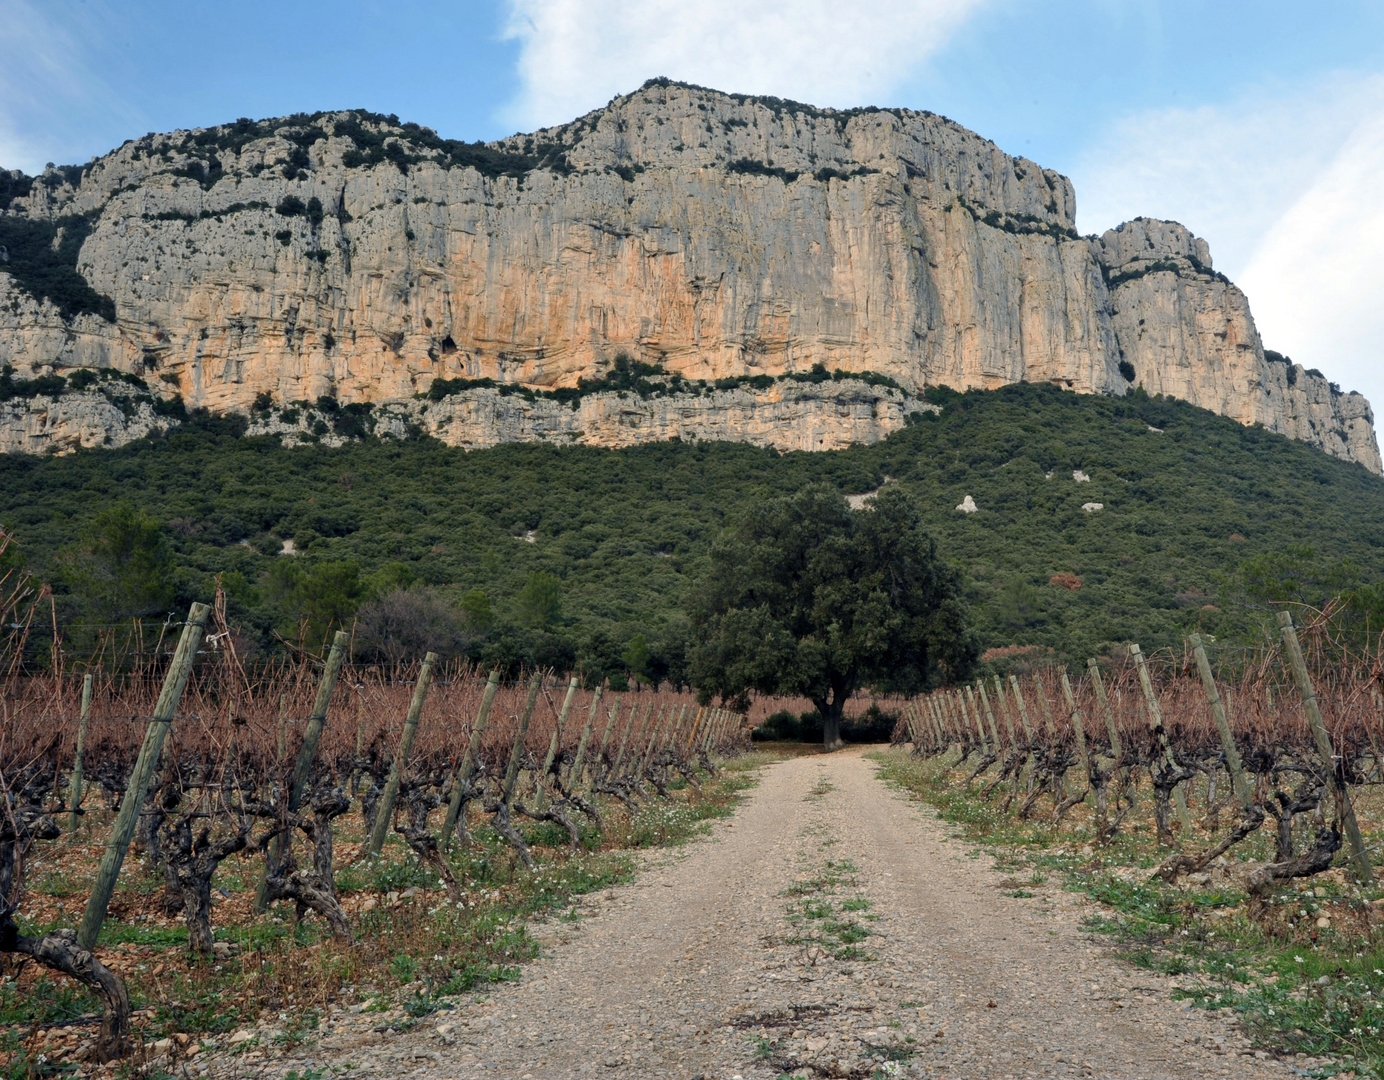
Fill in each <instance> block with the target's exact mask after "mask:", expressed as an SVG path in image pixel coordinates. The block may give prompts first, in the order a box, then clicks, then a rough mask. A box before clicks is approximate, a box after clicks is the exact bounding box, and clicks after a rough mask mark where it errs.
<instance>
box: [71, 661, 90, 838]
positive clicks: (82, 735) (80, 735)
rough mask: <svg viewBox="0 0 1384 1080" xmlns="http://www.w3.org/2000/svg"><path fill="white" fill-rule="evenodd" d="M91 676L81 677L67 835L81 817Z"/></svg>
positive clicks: (75, 828) (74, 831) (75, 827)
mask: <svg viewBox="0 0 1384 1080" xmlns="http://www.w3.org/2000/svg"><path fill="white" fill-rule="evenodd" d="M92 678H93V677H92V676H91V674H89V673H88V674H86V675H84V676H82V711H81V714H80V715H79V716H78V718H77V752H76V754H75V755H73V758H72V783H71V784H70V785H69V786H68V789H67V805H68V806H69V807H70V808H71V809H70V812H69V813H68V816H67V831H68V833H70V834H71V833H76V831H77V823H78V822H79V821H80V820H81V817H82V810H81V807H82V766H83V764H84V761H83V758H84V757H85V755H86V733H87V721H88V720H89V719H90V718H91V684H92Z"/></svg>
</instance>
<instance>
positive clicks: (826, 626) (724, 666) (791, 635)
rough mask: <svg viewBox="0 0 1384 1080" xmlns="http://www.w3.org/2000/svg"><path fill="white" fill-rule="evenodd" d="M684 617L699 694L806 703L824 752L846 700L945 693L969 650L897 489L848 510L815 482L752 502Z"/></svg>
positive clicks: (930, 551)
mask: <svg viewBox="0 0 1384 1080" xmlns="http://www.w3.org/2000/svg"><path fill="white" fill-rule="evenodd" d="M689 608H690V611H689V613H690V615H691V618H692V625H693V632H694V644H693V649H692V654H691V658H690V659H691V680H692V683H693V685H695V686H696V687H697V688H698V691H699V693H700V694H701V695H702V697H703V698H704V699H706V700H710V699H711V698H712V697H713V696H716V695H720V696H722V697H723V698H741V699H742V700H743V699H744V697H745V696H747V695H748V694H749V693H750V692H751V691H754V692H758V693H761V694H783V695H794V696H796V695H801V696H803V697H806V698H808V699H809V700H810V701H811V702H812V703H813V704H814V705H815V706H816V707H817V710H818V711H819V712H820V713H821V714H822V728H823V741H824V743H825V744H826V746H827V747H828V748H834V747H836V746H839V745H840V744H841V733H840V725H841V714H842V710H843V708H844V707H845V704H846V701H847V699H848V698H849V697H850V696H851V695H852V694H853V693H854V692H855V691H856V690H858V689H860V688H861V687H863V686H869V687H872V688H874V689H877V690H880V691H895V692H913V691H917V690H919V689H922V688H924V687H926V686H931V685H935V684H936V683H939V682H952V681H955V680H957V679H960V678H964V677H965V675H966V674H967V673H968V672H969V670H970V669H971V667H972V666H973V665H974V663H975V660H976V657H977V655H978V653H979V646H978V644H977V640H976V637H975V635H974V634H973V633H972V631H971V630H970V629H969V627H968V625H967V611H966V606H965V604H964V603H963V601H962V599H961V595H960V582H959V580H958V577H957V575H956V573H955V571H953V570H952V569H951V568H950V567H948V566H946V565H945V564H944V563H943V562H942V561H941V560H940V559H939V558H938V557H937V546H936V543H935V542H934V541H933V539H932V537H930V536H929V535H928V534H927V533H925V532H924V531H923V529H922V527H921V524H920V517H919V514H918V510H917V508H916V507H915V506H914V504H913V502H912V500H911V499H910V498H909V496H908V495H906V494H905V493H904V492H903V491H901V490H899V489H897V488H885V489H884V490H883V491H881V492H880V493H879V494H878V495H877V496H875V499H874V502H873V506H872V508H871V507H868V506H867V508H866V509H864V510H859V511H852V510H851V508H850V506H849V505H848V504H847V502H846V500H845V499H844V498H843V497H842V495H841V494H840V492H838V491H836V490H835V489H834V488H832V487H830V486H827V485H813V486H810V487H806V488H804V489H803V490H802V491H800V492H798V493H797V494H796V495H793V496H790V497H788V498H784V499H779V500H775V501H772V502H768V503H766V504H764V505H762V506H761V507H759V508H758V509H756V510H755V511H752V512H751V513H750V514H749V515H747V516H746V517H745V518H744V519H743V520H742V521H740V522H739V523H738V524H737V525H736V526H735V527H734V528H732V529H731V530H730V531H729V532H728V533H727V534H726V536H725V537H723V538H722V539H721V540H720V541H718V542H717V544H716V545H715V547H714V548H713V549H712V553H711V565H710V567H709V569H708V570H707V572H706V574H705V575H704V577H703V578H702V579H701V580H700V581H699V582H698V584H697V586H696V587H695V589H694V590H693V594H692V597H691V602H690V604H689Z"/></svg>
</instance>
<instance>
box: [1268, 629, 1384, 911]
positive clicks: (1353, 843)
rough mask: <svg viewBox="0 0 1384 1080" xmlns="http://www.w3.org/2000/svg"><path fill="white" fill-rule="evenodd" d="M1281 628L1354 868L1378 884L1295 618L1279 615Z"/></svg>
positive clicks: (1367, 881)
mask: <svg viewBox="0 0 1384 1080" xmlns="http://www.w3.org/2000/svg"><path fill="white" fill-rule="evenodd" d="M1278 625H1279V627H1280V629H1281V630H1282V634H1283V651H1284V653H1286V654H1287V659H1288V667H1289V669H1290V670H1291V671H1292V675H1293V681H1294V682H1295V683H1296V684H1297V690H1298V694H1299V695H1300V696H1301V697H1302V710H1303V712H1305V713H1306V714H1307V723H1308V724H1310V725H1311V727H1312V737H1313V738H1314V739H1315V740H1316V743H1317V753H1318V754H1319V755H1321V763H1322V767H1323V768H1324V769H1325V770H1326V783H1327V789H1328V790H1329V791H1330V792H1331V793H1332V794H1333V795H1334V796H1335V797H1336V800H1337V806H1338V807H1339V808H1340V811H1341V824H1343V825H1344V826H1345V830H1346V841H1347V842H1348V843H1349V844H1350V865H1351V869H1352V870H1353V871H1354V872H1355V877H1356V879H1357V880H1358V881H1359V882H1360V884H1361V885H1367V886H1368V885H1373V884H1374V871H1373V869H1372V868H1371V867H1370V857H1369V853H1368V852H1366V850H1365V838H1364V837H1363V836H1361V835H1360V823H1359V822H1358V821H1356V820H1355V807H1354V806H1352V805H1351V802H1350V790H1349V789H1348V788H1347V786H1346V785H1345V784H1343V783H1341V782H1340V781H1339V780H1338V779H1337V776H1336V751H1335V749H1334V748H1333V747H1332V745H1331V736H1330V734H1328V732H1327V730H1326V723H1325V722H1324V721H1323V720H1322V711H1321V707H1320V706H1319V705H1318V704H1317V693H1316V691H1315V690H1314V689H1313V688H1312V677H1311V675H1309V674H1308V671H1307V661H1306V660H1304V659H1303V657H1302V647H1301V646H1300V645H1299V644H1298V638H1297V631H1296V630H1294V629H1293V617H1292V615H1290V614H1289V613H1288V612H1286V611H1280V612H1279V613H1278Z"/></svg>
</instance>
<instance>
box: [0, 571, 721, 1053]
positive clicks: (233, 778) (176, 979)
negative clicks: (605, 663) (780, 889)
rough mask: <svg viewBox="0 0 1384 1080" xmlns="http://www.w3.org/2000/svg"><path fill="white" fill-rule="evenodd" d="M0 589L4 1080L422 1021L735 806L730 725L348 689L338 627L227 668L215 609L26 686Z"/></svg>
mask: <svg viewBox="0 0 1384 1080" xmlns="http://www.w3.org/2000/svg"><path fill="white" fill-rule="evenodd" d="M8 595H9V603H8V610H7V612H6V616H7V617H6V618H5V620H4V622H5V625H6V626H7V627H8V633H9V638H8V644H7V653H6V655H5V659H6V661H7V662H8V663H7V667H6V669H5V682H4V687H3V697H0V707H3V710H4V715H3V718H0V719H2V723H0V790H3V795H4V800H5V802H4V806H3V808H0V809H3V813H4V817H3V819H2V820H0V959H3V962H4V963H5V968H4V971H3V974H4V976H5V978H4V982H3V984H2V985H0V995H2V996H3V1000H0V1007H3V1009H4V1011H5V1014H6V1018H7V1021H9V1022H10V1024H11V1026H10V1027H9V1029H8V1031H9V1035H8V1045H7V1046H6V1048H5V1049H6V1052H7V1054H8V1055H9V1058H10V1060H11V1063H12V1064H14V1065H15V1067H21V1066H23V1065H24V1063H25V1062H28V1063H30V1064H32V1062H33V1061H34V1060H39V1061H42V1062H48V1063H50V1064H57V1063H65V1064H66V1065H67V1066H71V1065H73V1064H75V1063H77V1062H82V1061H90V1062H93V1063H96V1062H107V1061H114V1060H118V1059H121V1058H125V1057H127V1056H129V1055H130V1054H131V1053H135V1054H136V1056H137V1057H138V1056H140V1055H142V1058H141V1060H146V1059H148V1058H149V1056H150V1053H151V1051H150V1050H149V1049H148V1048H147V1046H146V1045H145V1044H152V1045H153V1046H154V1047H156V1048H157V1049H158V1051H159V1054H160V1055H161V1057H160V1060H165V1059H167V1058H169V1057H170V1056H173V1057H177V1056H179V1055H180V1054H181V1055H182V1057H183V1058H188V1057H189V1056H195V1055H196V1053H197V1043H196V1042H195V1041H194V1040H192V1039H190V1038H189V1036H188V1034H187V1032H188V1031H193V1032H196V1031H198V1030H210V1031H217V1030H223V1031H224V1030H228V1029H229V1027H232V1026H234V1024H235V1023H236V1022H237V1021H238V1020H241V1019H247V1018H248V1019H252V1018H253V1017H254V1016H255V1015H256V1014H257V1012H258V1011H260V1010H261V1009H266V1008H269V1009H279V1008H286V1009H295V1008H297V1009H301V1008H304V1007H306V1006H308V1005H325V1004H328V1003H330V1002H331V1001H333V1000H336V999H337V998H338V996H339V995H340V993H341V992H342V990H343V988H344V987H347V986H348V985H349V984H352V983H357V982H363V981H367V982H368V981H379V980H381V979H382V980H384V981H385V982H387V983H390V984H391V985H394V986H402V987H405V988H406V990H407V992H409V993H411V994H412V995H413V999H414V1001H415V1005H414V1008H415V1009H416V1010H421V1011H422V1012H426V1011H427V1006H426V1004H423V1003H424V1002H426V1000H427V999H428V998H429V995H432V994H442V993H455V992H459V991H460V990H463V989H467V988H469V987H471V986H474V985H478V984H481V983H484V982H485V981H487V980H491V979H503V978H508V977H511V973H512V972H513V970H514V968H513V964H514V962H515V961H516V960H519V959H523V958H525V957H526V956H528V955H531V954H532V951H533V948H532V943H531V942H528V941H526V939H525V932H524V930H523V927H522V924H521V923H519V922H518V920H517V917H518V916H519V915H522V914H524V913H525V912H527V911H532V910H541V909H543V908H544V907H550V906H556V905H560V904H562V903H564V902H565V900H566V898H567V897H568V896H570V895H572V894H574V893H578V892H581V891H583V890H585V889H589V888H592V887H596V886H598V885H600V884H602V883H604V882H606V881H609V880H611V879H613V878H616V877H619V876H621V875H624V874H627V873H628V870H629V862H628V857H627V855H625V853H627V852H628V851H630V850H632V849H635V848H640V847H647V846H651V845H657V844H662V843H669V842H676V841H678V840H680V839H682V838H683V837H685V836H687V835H690V834H691V833H692V832H693V831H695V827H696V822H697V821H698V820H700V819H702V818H705V817H708V816H716V815H719V814H724V813H727V812H728V808H729V806H730V805H732V803H733V799H734V791H735V790H736V788H737V786H742V782H739V781H737V780H736V779H735V778H734V777H733V776H730V775H728V774H727V773H726V771H725V770H723V769H722V768H721V764H722V763H724V762H726V760H727V759H728V758H731V757H733V756H735V755H737V754H740V753H741V752H742V751H744V750H746V749H747V748H748V729H747V727H746V724H745V718H744V717H743V716H742V715H739V714H735V713H732V712H730V711H728V710H725V709H718V708H711V707H702V706H698V705H697V704H696V703H695V701H694V700H693V699H692V698H691V697H690V696H689V695H686V694H677V693H668V692H656V691H652V690H648V689H645V690H643V691H638V692H633V693H624V694H611V693H606V692H605V691H604V689H603V688H602V687H600V686H596V687H594V688H591V689H586V688H583V687H582V685H581V680H580V679H579V678H577V677H575V676H574V677H571V678H570V679H568V678H558V677H555V676H554V675H552V674H551V673H548V672H542V671H536V672H531V673H529V674H528V675H526V676H525V677H524V678H522V679H520V680H519V681H517V682H511V683H508V684H505V683H502V681H501V680H500V678H499V674H498V673H491V674H489V675H488V676H487V675H486V674H485V673H482V672H478V671H476V670H474V669H473V668H470V667H467V666H465V665H446V666H444V665H440V664H438V663H437V661H436V658H435V657H434V656H433V655H432V654H428V655H427V656H426V657H422V658H419V659H418V660H416V661H414V662H413V663H411V664H406V665H400V666H399V667H396V668H394V669H390V670H385V669H381V668H378V667H371V668H356V667H353V666H352V665H351V664H349V663H348V662H347V655H348V652H349V642H348V635H347V634H345V633H341V632H338V633H337V634H336V635H335V638H334V640H333V642H332V643H331V645H330V648H329V649H327V650H325V655H323V656H318V657H314V656H310V655H307V654H299V655H297V656H294V657H289V658H284V659H282V660H280V661H278V662H275V663H272V664H267V665H260V666H258V667H247V666H246V665H244V664H242V663H241V661H240V660H239V659H238V657H237V654H236V649H235V644H234V640H235V636H234V634H233V633H232V631H231V629H230V627H229V626H227V624H226V621H225V616H224V604H223V602H222V598H221V596H220V595H219V594H218V597H217V600H218V602H217V604H216V605H215V606H214V607H213V606H209V605H203V604H195V605H193V607H192V610H191V612H190V614H189V616H188V618H187V619H186V621H185V622H184V623H182V624H181V625H177V626H168V627H165V628H164V630H165V635H164V637H163V638H162V639H161V640H160V641H158V642H157V643H155V644H154V645H153V647H152V648H149V649H148V650H141V651H139V652H138V654H137V655H134V657H133V659H131V656H130V655H126V657H125V660H124V662H122V664H121V665H118V666H116V667H113V668H107V669H105V670H97V671H91V672H85V673H80V674H78V673H66V672H64V671H63V670H62V663H61V657H55V663H54V665H53V670H52V671H51V672H49V673H47V674H44V675H34V674H28V675H25V674H21V673H20V672H19V670H18V668H17V665H16V664H15V663H14V662H13V660H14V658H16V657H17V656H18V655H20V652H21V651H22V639H23V636H24V633H25V630H26V628H27V625H28V624H27V623H26V622H25V620H24V619H23V618H22V617H20V615H21V614H22V612H20V610H19V609H20V607H21V603H22V602H24V601H26V600H27V604H26V605H25V606H27V608H28V609H29V612H28V614H29V618H30V619H32V617H33V613H34V610H35V609H41V601H42V599H43V596H42V594H38V595H29V594H28V593H26V592H25V591H24V590H23V589H22V588H11V590H10V592H9V594H8ZM98 854H99V865H94V864H95V862H96V856H97V855H98ZM36 872H38V873H42V874H44V875H45V877H44V886H45V887H44V888H42V889H40V890H28V889H26V882H27V879H29V878H31V877H33V875H34V874H35V873H36ZM178 924H181V925H182V927H183V928H184V929H183V930H182V931H181V932H179V931H177V930H176V929H174V928H175V927H176V926H177V925H178ZM98 945H99V946H100V949H99V958H98V951H97V946H98ZM428 957H431V959H430V960H429V959H427V958H428ZM150 958H155V959H154V960H153V962H150ZM199 958H200V959H199ZM64 977H65V978H64ZM54 980H57V981H54ZM74 983H75V984H79V985H80V988H81V990H82V991H84V992H85V995H86V996H83V994H81V993H77V992H76V991H75V990H74ZM97 1002H99V1005H100V1021H99V1030H98V1031H92V1030H91V1028H92V1027H94V1026H95V1014H94V1011H93V1007H94V1005H95V1004H96V1003H97ZM26 1024H27V1030H23V1027H24V1025H26ZM165 1034H167V1035H172V1034H177V1036H178V1038H177V1040H173V1039H170V1038H168V1037H164V1038H162V1039H160V1038H159V1036H160V1035H165ZM39 1050H42V1051H44V1053H43V1054H42V1056H41V1057H38V1058H36V1057H34V1054H36V1053H37V1052H38V1051H39ZM16 1075H25V1073H24V1072H23V1070H22V1068H21V1071H20V1072H19V1073H17V1074H16Z"/></svg>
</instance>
